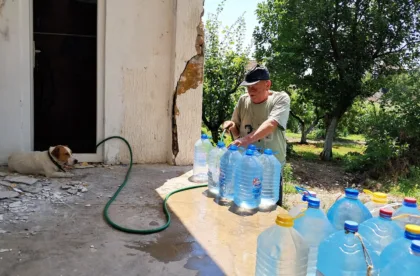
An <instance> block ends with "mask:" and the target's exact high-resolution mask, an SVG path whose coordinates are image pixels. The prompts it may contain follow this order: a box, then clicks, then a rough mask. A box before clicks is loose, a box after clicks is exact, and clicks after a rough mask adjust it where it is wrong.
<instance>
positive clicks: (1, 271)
mask: <svg viewBox="0 0 420 276" xmlns="http://www.w3.org/2000/svg"><path fill="white" fill-rule="evenodd" d="M126 169H127V167H124V166H115V167H110V168H102V167H101V168H90V169H79V170H75V171H74V172H75V173H76V177H75V178H74V179H73V180H75V179H76V180H80V181H83V182H85V183H87V185H88V186H87V188H88V192H86V193H84V194H81V195H80V196H75V197H72V198H69V199H67V200H65V201H63V202H61V203H57V202H51V201H48V200H37V201H36V202H35V204H36V206H37V208H36V210H37V211H36V212H34V213H33V214H32V215H31V217H30V218H29V219H28V220H27V221H25V222H17V223H16V222H15V223H8V218H9V217H11V216H10V213H8V212H9V211H8V210H7V209H5V210H3V211H1V210H0V213H1V212H3V217H4V219H3V221H2V222H0V228H1V229H2V230H3V232H2V233H0V275H1V276H8V275H13V276H15V275H19V276H26V275H31V276H33V275H43V276H48V275H63V276H67V275H80V276H81V275H92V276H94V275H127V276H130V275H142V276H143V275H211V276H216V275H241V276H242V275H253V274H254V268H255V252H256V239H257V236H258V234H259V233H260V232H261V231H263V230H264V229H266V228H267V227H269V226H271V225H273V223H274V220H275V217H276V215H277V214H278V213H280V212H284V211H283V210H282V209H280V208H278V209H277V210H276V211H273V212H267V213H261V212H259V213H256V214H254V215H250V216H240V215H237V214H235V213H233V212H232V209H230V208H229V207H226V206H220V205H218V204H216V203H215V202H214V200H213V198H209V197H207V196H206V188H199V189H194V190H188V191H185V192H182V193H178V194H175V195H174V196H172V197H171V199H170V200H169V204H168V205H169V207H170V210H171V217H172V224H171V225H170V226H169V228H168V229H166V230H164V231H163V232H160V233H156V234H151V235H136V234H127V233H123V232H119V231H116V230H114V229H112V228H111V227H110V226H108V225H107V224H106V223H105V221H104V219H103V216H102V211H103V208H104V206H105V204H106V202H107V200H108V199H109V197H110V196H111V195H112V194H113V193H114V192H115V191H116V189H117V188H118V185H120V183H121V182H122V180H123V178H124V174H125V171H126ZM190 170H191V167H171V166H167V165H142V166H134V167H133V170H132V175H131V177H130V180H129V183H128V184H127V186H126V188H125V189H124V190H123V191H122V192H121V193H120V195H119V197H118V198H117V199H116V201H115V202H114V203H113V205H112V206H111V208H110V216H111V218H112V219H113V220H114V221H115V222H116V223H118V224H121V225H123V226H127V227H130V228H142V229H150V228H155V227H157V226H160V225H163V224H164V223H165V216H164V215H163V213H162V205H161V204H162V198H164V197H165V196H166V194H167V193H169V192H171V191H173V190H174V189H178V188H181V187H186V186H191V185H195V184H194V183H191V182H190V181H188V178H189V177H190V176H191V171H190ZM66 181H67V182H68V181H70V180H59V182H60V183H63V184H65V183H66ZM0 203H1V201H0ZM0 215H2V214H0ZM14 215H15V214H13V216H14ZM2 249H7V250H8V251H5V250H3V251H4V252H2ZM10 249H12V250H11V251H10Z"/></svg>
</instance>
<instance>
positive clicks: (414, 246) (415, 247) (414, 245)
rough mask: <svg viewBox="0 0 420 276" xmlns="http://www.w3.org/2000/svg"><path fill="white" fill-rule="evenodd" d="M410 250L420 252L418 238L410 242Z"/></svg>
mask: <svg viewBox="0 0 420 276" xmlns="http://www.w3.org/2000/svg"><path fill="white" fill-rule="evenodd" d="M411 250H413V251H414V252H416V253H420V240H414V241H412V242H411Z"/></svg>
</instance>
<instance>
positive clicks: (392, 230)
mask: <svg viewBox="0 0 420 276" xmlns="http://www.w3.org/2000/svg"><path fill="white" fill-rule="evenodd" d="M391 217H392V211H390V210H388V209H386V208H381V209H380V210H379V217H373V218H371V219H368V220H366V221H364V222H362V223H361V224H360V225H359V233H360V235H361V236H362V237H363V238H364V239H366V240H368V241H369V243H370V244H371V247H372V250H373V251H374V252H375V253H376V254H377V255H378V256H379V255H380V254H381V253H382V251H383V250H384V249H385V247H387V246H388V245H389V244H391V243H392V242H394V241H395V240H397V239H399V238H401V237H402V236H403V234H404V232H403V230H402V229H401V228H400V227H399V226H398V225H397V224H396V223H395V222H394V221H392V219H391Z"/></svg>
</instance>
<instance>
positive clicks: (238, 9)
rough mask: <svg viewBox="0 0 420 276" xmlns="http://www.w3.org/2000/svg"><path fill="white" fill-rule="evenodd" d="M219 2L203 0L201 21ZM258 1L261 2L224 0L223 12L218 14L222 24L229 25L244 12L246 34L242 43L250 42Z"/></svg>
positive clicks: (255, 0)
mask: <svg viewBox="0 0 420 276" xmlns="http://www.w3.org/2000/svg"><path fill="white" fill-rule="evenodd" d="M220 2H221V0H205V2H204V16H203V21H205V20H206V19H207V14H208V13H215V12H216V8H217V5H218V4H219V3H220ZM260 2H263V0H226V3H225V7H224V9H223V12H222V13H221V14H220V16H219V20H220V21H221V22H222V25H223V26H230V25H232V24H233V23H234V22H235V21H236V19H238V17H239V16H241V15H242V13H244V12H245V15H244V16H245V22H246V34H245V44H244V45H248V44H249V43H250V42H251V39H252V33H253V32H254V28H255V26H256V25H257V24H258V22H257V16H256V15H255V10H256V9H257V4H258V3H260Z"/></svg>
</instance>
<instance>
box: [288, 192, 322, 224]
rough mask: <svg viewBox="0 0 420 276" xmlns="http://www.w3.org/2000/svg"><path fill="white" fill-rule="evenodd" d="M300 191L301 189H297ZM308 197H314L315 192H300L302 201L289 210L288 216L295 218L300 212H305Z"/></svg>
mask: <svg viewBox="0 0 420 276" xmlns="http://www.w3.org/2000/svg"><path fill="white" fill-rule="evenodd" d="M296 188H298V187H296ZM300 189H301V188H299V190H300ZM299 192H300V191H299ZM309 196H311V197H316V193H315V192H312V191H303V192H302V201H301V202H299V203H298V204H296V205H295V206H293V208H291V209H290V210H289V215H291V216H292V217H296V216H297V215H299V214H300V213H301V212H303V211H304V210H306V209H307V208H308V197H309ZM322 212H324V211H322Z"/></svg>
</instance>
